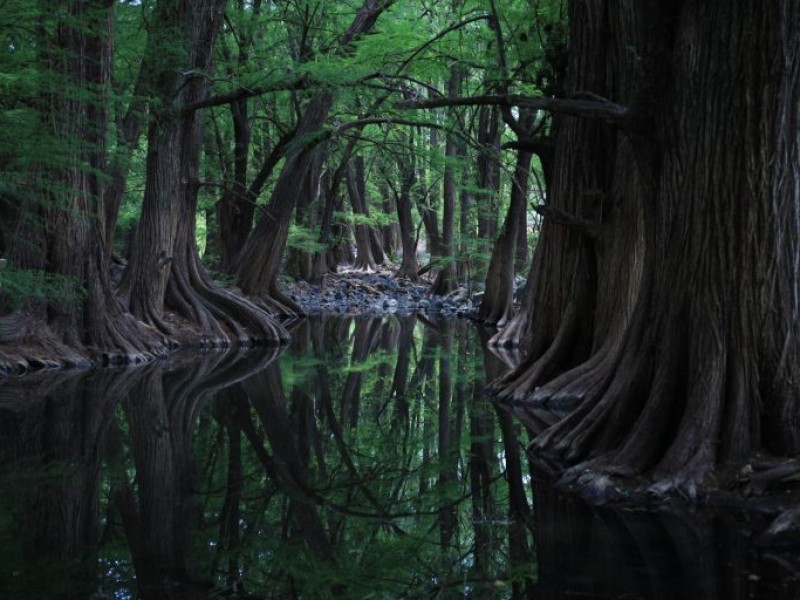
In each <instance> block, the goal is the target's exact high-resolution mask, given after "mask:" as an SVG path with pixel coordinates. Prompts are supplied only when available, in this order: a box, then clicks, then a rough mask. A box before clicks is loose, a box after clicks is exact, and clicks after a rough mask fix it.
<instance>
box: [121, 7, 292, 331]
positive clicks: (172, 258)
mask: <svg viewBox="0 0 800 600" xmlns="http://www.w3.org/2000/svg"><path fill="white" fill-rule="evenodd" d="M224 4H225V3H224V0H207V1H205V2H203V3H200V4H198V3H194V4H193V5H192V6H191V7H190V6H188V5H184V4H183V3H181V2H177V0H161V2H159V4H158V5H157V7H156V14H155V16H154V19H153V30H152V31H151V32H150V37H149V40H148V58H150V57H154V56H155V55H158V56H159V60H158V61H157V62H156V63H155V65H154V66H153V67H152V69H151V80H150V81H149V82H148V83H149V85H150V87H151V89H152V93H153V96H154V98H153V99H154V100H156V101H158V103H159V106H158V107H157V108H154V110H153V115H152V118H151V123H150V127H149V131H148V152H147V178H146V183H145V195H144V202H143V206H142V217H141V221H140V222H139V226H138V228H137V232H136V238H135V240H134V244H133V250H132V254H131V259H130V263H129V265H128V269H127V271H126V273H125V279H124V281H123V289H124V291H125V293H126V296H127V298H128V301H129V306H130V309H131V312H132V313H133V314H134V315H135V316H137V317H138V318H139V319H140V320H142V321H144V322H145V323H148V324H150V325H152V326H153V327H155V328H156V329H158V330H159V331H161V332H162V333H164V334H166V335H175V334H176V333H177V332H178V330H177V328H176V323H175V322H174V321H173V317H172V315H169V314H168V313H167V312H166V310H165V309H170V310H172V311H174V312H175V313H176V314H177V316H178V317H179V318H183V319H187V320H188V321H189V323H190V325H191V326H192V327H190V328H187V327H182V328H181V330H182V333H184V336H185V338H186V339H187V340H191V341H195V340H196V339H197V338H200V339H201V340H202V341H203V343H205V344H208V345H214V346H222V345H228V344H230V343H232V342H239V343H244V342H247V341H252V340H257V341H260V342H264V343H282V342H284V341H286V340H287V339H288V337H289V336H288V333H287V332H286V330H285V329H284V328H283V327H282V326H281V325H279V324H278V323H276V322H275V321H273V320H272V319H271V317H270V316H269V315H268V314H267V313H266V312H264V311H263V310H262V309H260V308H258V307H257V306H255V305H254V304H253V303H251V302H249V301H248V300H245V299H244V298H242V297H240V296H238V295H236V294H234V293H233V292H230V291H227V290H223V289H221V288H218V287H217V286H216V285H215V284H214V283H213V282H212V281H211V279H210V277H209V276H208V275H207V274H206V272H205V271H204V269H203V267H202V266H201V265H200V262H199V259H198V253H197V247H196V241H195V213H196V209H197V191H198V186H199V174H198V164H199V156H200V140H201V135H200V124H201V122H200V119H199V117H198V114H197V112H196V111H182V110H181V107H182V106H184V105H187V104H191V103H193V102H196V101H198V100H202V99H203V98H205V97H206V95H207V92H208V79H207V78H206V77H205V76H204V75H202V73H206V72H208V71H209V70H210V68H211V61H212V55H213V48H214V40H215V38H216V34H217V32H218V28H219V24H220V22H221V20H222V13H223V7H224ZM176 28H178V30H179V31H181V32H182V33H183V39H180V40H175V39H174V36H175V30H176ZM166 40H168V41H169V44H170V46H169V47H164V43H165V42H166ZM176 44H178V45H176ZM176 48H182V51H176ZM184 53H185V54H184ZM153 60H154V59H153ZM187 65H188V66H190V67H191V68H190V69H188V70H187V68H186V67H187Z"/></svg>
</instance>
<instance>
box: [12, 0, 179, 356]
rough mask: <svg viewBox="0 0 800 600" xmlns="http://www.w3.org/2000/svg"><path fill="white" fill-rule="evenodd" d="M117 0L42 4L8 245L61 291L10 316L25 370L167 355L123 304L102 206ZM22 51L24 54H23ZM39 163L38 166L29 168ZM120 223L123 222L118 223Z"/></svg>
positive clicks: (19, 265)
mask: <svg viewBox="0 0 800 600" xmlns="http://www.w3.org/2000/svg"><path fill="white" fill-rule="evenodd" d="M112 4H113V3H112V2H110V1H107V0H86V1H84V0H64V1H61V2H58V3H56V4H54V5H48V6H47V10H46V11H45V10H44V6H43V5H42V6H41V7H40V8H41V11H40V12H39V13H37V14H38V18H39V19H40V20H41V23H42V27H41V28H40V29H39V30H38V32H39V33H38V36H39V37H38V39H36V40H34V41H31V40H21V39H20V40H18V45H19V51H23V50H24V48H25V46H26V45H27V43H28V42H30V45H31V46H33V47H34V48H36V52H37V53H38V56H37V60H38V68H39V69H40V70H39V72H38V73H37V75H36V78H35V81H36V83H37V85H38V87H36V88H35V89H32V90H30V97H29V98H25V99H23V100H22V103H23V104H25V105H26V106H27V107H28V108H29V109H30V111H31V117H32V119H33V121H34V123H35V124H34V130H33V135H32V137H33V138H34V139H35V140H36V142H35V143H33V144H32V145H31V147H29V148H26V149H25V152H24V153H21V154H20V155H17V156H16V157H15V158H13V159H12V160H9V161H4V170H6V171H7V174H12V176H13V174H16V175H17V176H22V177H23V178H29V180H30V181H32V182H34V185H33V186H18V187H12V188H11V190H8V188H6V190H7V193H8V197H9V199H11V200H12V202H13V201H17V202H18V203H19V208H18V209H17V210H15V211H12V212H13V221H14V225H13V227H12V228H11V230H10V232H9V235H8V239H7V240H6V241H7V243H8V245H9V258H10V263H11V265H12V266H13V267H14V268H16V269H20V270H26V271H30V272H39V273H46V274H47V275H46V276H45V275H42V277H47V278H52V277H55V278H57V280H59V281H63V282H64V284H65V287H64V288H63V289H62V291H61V293H60V294H54V295H53V296H54V297H51V298H49V299H44V300H36V301H32V302H29V303H27V304H26V305H25V306H22V307H17V308H18V309H17V310H16V311H15V312H12V313H11V314H9V315H7V316H5V317H3V319H2V323H0V331H1V332H2V337H3V339H4V341H5V342H11V343H14V344H18V345H21V346H25V347H26V350H25V354H26V355H27V356H26V357H25V358H24V359H23V360H21V361H16V360H15V359H14V358H13V357H12V358H11V361H10V362H12V361H13V362H16V363H17V365H18V366H22V367H24V366H25V365H29V364H33V365H40V364H43V363H44V364H49V363H51V362H57V363H60V364H67V365H70V364H78V363H85V362H87V354H89V355H92V356H93V357H96V358H101V359H102V360H103V361H104V362H129V361H140V360H144V359H148V358H152V356H153V355H154V354H163V353H164V352H165V351H166V346H165V345H164V344H163V342H162V338H161V337H160V336H157V335H154V334H153V332H151V331H149V330H147V329H146V328H143V327H141V325H140V324H138V323H136V322H135V320H134V319H132V318H131V317H130V315H128V314H126V312H125V311H124V308H123V306H122V305H121V304H120V303H119V302H118V301H117V299H116V298H115V296H114V294H113V292H112V288H111V283H110V280H109V248H110V243H109V242H108V239H107V235H108V233H109V228H108V227H107V223H108V212H107V211H106V208H107V207H106V205H105V203H104V196H105V194H104V183H105V182H104V179H103V177H102V175H101V174H102V172H103V171H104V169H105V168H106V136H107V134H108V94H109V80H110V52H111V31H110V28H109V24H110V16H111V8H112ZM14 51H17V50H16V49H15V50H14ZM31 165H33V166H31ZM114 218H115V217H114Z"/></svg>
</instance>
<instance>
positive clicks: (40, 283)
mask: <svg viewBox="0 0 800 600" xmlns="http://www.w3.org/2000/svg"><path fill="white" fill-rule="evenodd" d="M0 264H5V263H0ZM84 296H85V291H84V290H83V289H82V288H81V287H80V286H79V284H78V282H76V281H75V280H74V279H73V278H71V277H67V276H64V275H58V274H55V273H45V272H43V271H37V270H33V269H15V268H12V267H5V268H0V300H2V302H3V303H6V304H7V305H9V306H10V307H12V308H19V307H21V306H23V305H24V304H25V303H27V302H29V301H31V300H58V301H59V302H74V301H77V300H80V299H82V298H83V297H84Z"/></svg>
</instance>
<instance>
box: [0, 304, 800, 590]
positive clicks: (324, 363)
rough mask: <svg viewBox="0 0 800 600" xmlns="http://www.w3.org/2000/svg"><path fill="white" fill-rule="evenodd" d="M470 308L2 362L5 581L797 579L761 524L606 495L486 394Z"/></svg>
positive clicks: (14, 584)
mask: <svg viewBox="0 0 800 600" xmlns="http://www.w3.org/2000/svg"><path fill="white" fill-rule="evenodd" d="M479 337H480V332H479V331H477V330H475V329H474V328H471V327H470V326H469V325H467V324H465V323H462V322H452V321H451V322H443V323H422V322H420V321H416V320H415V319H414V318H413V317H391V318H387V319H355V320H353V319H343V318H342V319H327V320H320V319H309V320H307V321H305V322H304V323H302V324H301V326H300V327H299V328H298V329H297V330H296V331H295V332H294V338H295V339H294V342H293V344H292V345H291V346H290V347H289V349H288V350H286V351H285V352H284V353H283V354H282V355H280V356H277V357H276V356H275V355H274V354H264V353H261V352H255V351H252V352H246V353H227V354H225V353H219V354H205V355H199V354H195V355H191V354H186V355H181V356H178V357H176V358H175V360H173V361H171V362H170V363H167V364H161V365H156V366H148V367H142V368H129V369H117V370H113V369H108V370H97V371H92V372H75V371H73V372H61V373H55V374H48V373H39V374H33V375H30V376H27V377H24V378H20V379H17V380H14V381H5V382H3V383H0V485H2V489H3V494H2V496H0V598H76V599H77V598H120V599H122V598H145V599H156V598H182V599H189V598H198V599H199V598H329V597H330V598H333V597H340V598H369V597H372V598H459V597H468V598H536V599H540V598H541V599H550V598H552V599H556V598H564V599H567V598H570V599H572V598H601V599H612V598H615V599H616V598H631V599H633V598H659V599H660V598H664V599H667V598H690V599H694V598H697V599H698V600H699V599H701V598H702V599H720V600H721V599H726V600H727V599H730V598H734V599H735V598H742V599H745V598H770V599H772V598H778V599H781V598H794V597H796V596H797V593H798V591H800V590H798V587H800V586H798V584H797V579H796V578H794V577H793V571H792V568H791V565H790V564H788V563H786V562H784V558H782V557H778V556H764V555H761V554H759V553H758V552H756V550H755V548H754V546H753V544H752V543H751V542H750V539H749V537H748V528H749V526H750V524H749V523H748V522H746V521H744V520H742V519H740V518H735V517H731V516H725V515H708V514H705V513H686V514H680V513H676V512H671V513H663V514H660V513H652V512H641V511H626V510H621V509H609V508H593V507H588V506H586V505H584V504H582V503H580V502H577V501H575V500H571V499H567V498H563V497H561V496H559V495H558V494H557V493H556V492H554V491H553V490H552V489H551V488H549V487H548V486H547V485H545V484H542V483H540V482H538V481H537V480H536V478H535V477H534V475H535V474H534V473H532V470H531V469H532V467H531V466H530V464H529V463H528V460H527V457H526V455H525V453H524V446H525V444H526V443H527V441H528V438H527V434H526V433H525V432H524V430H523V428H522V426H521V423H520V421H519V420H518V419H516V418H514V417H512V416H511V415H509V414H508V413H507V412H505V411H503V410H500V409H499V408H498V407H495V406H494V405H493V404H492V403H490V402H489V401H488V399H487V398H486V397H485V396H484V393H483V390H484V387H485V383H486V381H487V378H488V379H491V378H493V377H495V376H497V375H498V374H499V373H501V372H502V371H503V370H504V369H506V368H508V365H510V364H513V363H514V361H515V360H518V357H515V356H513V355H510V354H503V355H499V356H498V355H495V354H491V353H489V352H488V351H487V352H485V351H483V350H482V348H485V345H484V344H482V343H481V340H480V339H479Z"/></svg>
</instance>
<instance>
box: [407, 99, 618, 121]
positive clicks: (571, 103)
mask: <svg viewBox="0 0 800 600" xmlns="http://www.w3.org/2000/svg"><path fill="white" fill-rule="evenodd" d="M579 96H580V97H578V98H572V99H565V98H545V97H539V98H536V97H533V96H520V95H517V94H493V95H486V96H472V97H464V98H449V97H445V98H431V99H428V100H414V101H405V102H398V103H397V104H395V108H403V109H411V110H419V109H430V108H442V107H446V106H487V105H489V106H501V107H503V106H505V107H512V106H516V107H519V108H530V109H534V110H549V111H551V112H555V113H560V114H564V115H571V116H573V117H582V118H588V119H599V120H602V121H605V122H607V123H610V124H612V125H616V126H618V127H622V128H628V127H630V126H632V125H633V119H632V118H631V116H630V110H629V109H628V108H627V107H625V106H621V105H619V104H617V103H615V102H612V101H611V100H607V99H605V98H601V97H600V96H594V95H592V97H591V98H590V99H586V98H585V94H581V95H579Z"/></svg>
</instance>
